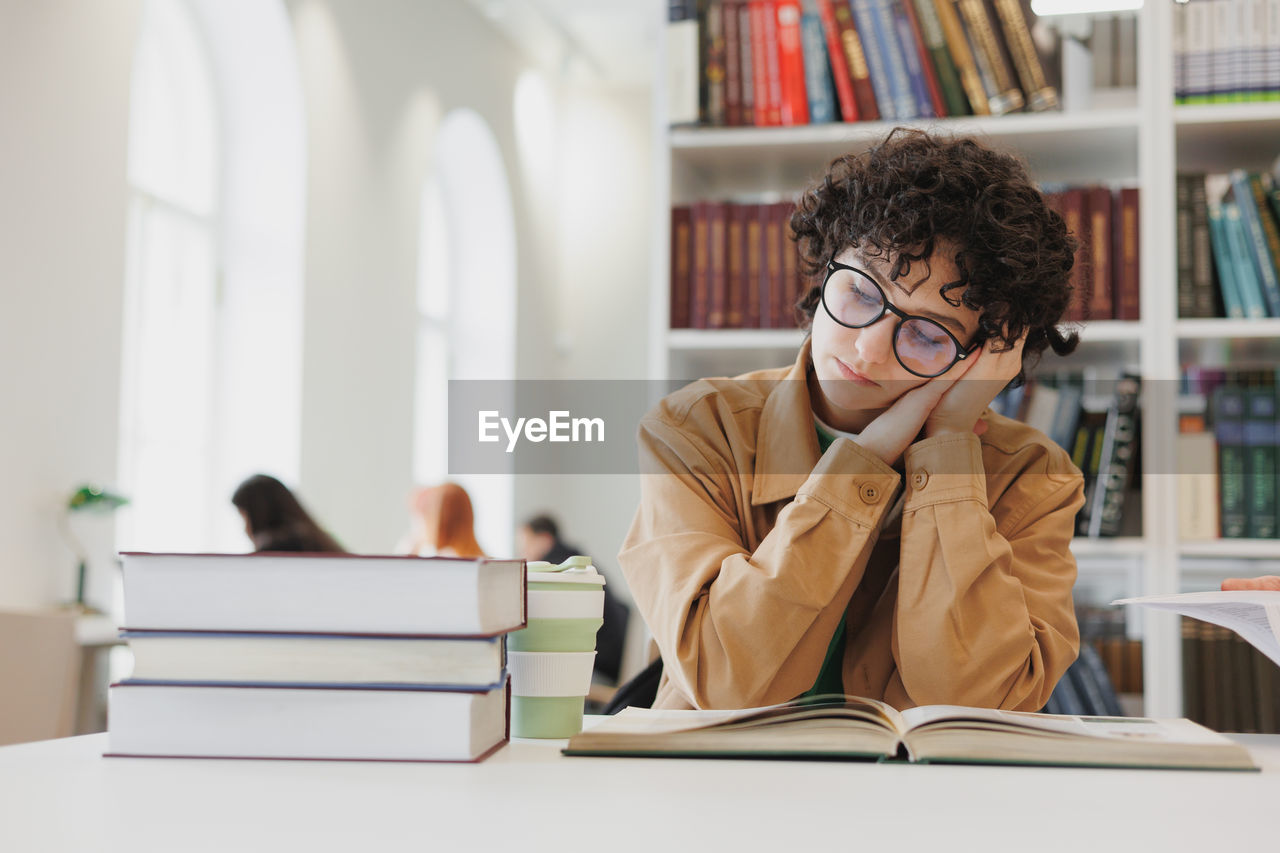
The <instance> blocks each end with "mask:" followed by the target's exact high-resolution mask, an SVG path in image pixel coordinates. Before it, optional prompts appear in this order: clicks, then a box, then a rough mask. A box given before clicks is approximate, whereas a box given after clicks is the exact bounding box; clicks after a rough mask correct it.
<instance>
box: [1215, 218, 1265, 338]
mask: <svg viewBox="0 0 1280 853" xmlns="http://www.w3.org/2000/svg"><path fill="white" fill-rule="evenodd" d="M1222 227H1223V230H1224V231H1226V233H1227V245H1228V246H1230V247H1231V264H1232V268H1233V269H1234V270H1235V273H1236V289H1237V290H1239V292H1240V301H1241V302H1243V303H1244V316H1245V317H1248V318H1250V319H1253V318H1258V317H1265V316H1267V305H1266V302H1264V301H1263V298H1262V282H1261V281H1259V280H1258V270H1257V268H1256V267H1255V266H1254V262H1253V261H1252V260H1251V259H1250V255H1251V253H1250V251H1249V238H1248V236H1247V235H1246V234H1245V230H1244V223H1243V222H1242V221H1241V220H1240V206H1239V205H1238V204H1236V203H1235V202H1234V201H1224V202H1223V203H1222Z"/></svg>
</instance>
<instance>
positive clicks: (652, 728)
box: [564, 695, 1257, 770]
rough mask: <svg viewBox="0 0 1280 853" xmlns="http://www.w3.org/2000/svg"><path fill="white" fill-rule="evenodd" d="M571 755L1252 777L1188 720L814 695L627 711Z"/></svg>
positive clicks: (1235, 752) (1219, 739)
mask: <svg viewBox="0 0 1280 853" xmlns="http://www.w3.org/2000/svg"><path fill="white" fill-rule="evenodd" d="M564 753H565V755H620V756H649V757H668V758H689V757H699V758H809V759H827V760H830V759H845V760H859V759H861V760H871V761H889V760H901V761H909V762H916V763H922V764H925V763H932V764H1010V765H1017V764H1025V765H1046V766H1062V767H1131V768H1169V769H1175V768H1176V769H1197V770H1256V769H1257V767H1256V766H1255V765H1254V763H1253V760H1252V759H1251V758H1250V757H1249V753H1248V751H1247V750H1246V749H1245V748H1244V747H1243V746H1240V745H1239V744H1237V743H1233V742H1232V741H1230V740H1228V739H1227V738H1225V737H1223V736H1222V735H1220V734H1217V733H1216V732H1213V731H1210V730H1209V729H1206V728H1205V727H1203V726H1201V725H1198V724H1196V723H1193V722H1191V721H1190V720H1154V719H1147V718H1141V717H1086V716H1066V715H1052V714H1034V713H1029V712H1023V711H999V710H993V709H990V708H967V707H961V706H956V705H922V706H920V707H917V708H909V709H907V710H905V711H898V710H896V709H895V708H893V707H891V706H889V705H887V704H885V703H884V702H879V701H877V700H874V699H863V698H859V697H855V696H833V695H826V696H814V697H807V698H805V699H797V700H795V701H792V702H786V703H783V704H781V705H772V706H769V707H765V708H747V709H744V710H737V711H655V710H649V709H645V708H635V707H632V708H627V709H626V710H624V711H622V712H621V713H619V714H618V715H617V716H614V717H609V718H607V719H605V720H604V721H603V722H601V723H600V724H599V725H597V726H594V727H593V728H591V729H589V730H587V731H585V732H583V733H581V734H579V735H576V736H574V737H573V738H571V739H570V740H569V745H568V747H567V748H566V749H565V750H564Z"/></svg>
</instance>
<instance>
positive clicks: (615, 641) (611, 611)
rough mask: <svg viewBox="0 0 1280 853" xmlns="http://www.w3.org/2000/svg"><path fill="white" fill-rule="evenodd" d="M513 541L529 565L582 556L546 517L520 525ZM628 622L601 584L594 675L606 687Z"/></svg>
mask: <svg viewBox="0 0 1280 853" xmlns="http://www.w3.org/2000/svg"><path fill="white" fill-rule="evenodd" d="M516 538H517V539H518V544H519V548H520V557H521V558H522V559H525V560H528V561H530V562H533V561H535V560H545V561H547V562H548V563H556V564H559V563H563V562H564V561H565V560H567V559H569V558H570V557H572V556H575V555H577V554H581V553H583V552H582V549H580V548H578V547H577V546H574V545H568V544H565V542H564V541H563V540H561V538H560V525H558V524H557V523H556V520H555V519H554V518H552V517H551V516H550V515H546V514H539V515H535V516H533V517H531V518H530V519H529V520H528V521H526V522H525V523H524V524H522V525H521V526H520V530H519V531H517V535H516ZM593 562H594V560H593ZM630 618H631V610H630V609H629V608H628V607H627V605H625V604H623V603H622V602H621V601H619V600H618V597H617V596H616V595H614V594H613V593H611V592H609V585H608V584H605V586H604V624H603V625H601V626H600V630H599V631H598V632H597V633H596V665H595V674H596V675H598V676H600V677H601V678H602V679H604V680H606V681H608V682H610V683H616V682H617V681H618V676H619V674H620V673H621V671H622V649H623V642H624V641H625V640H626V637H627V621H628V620H629V619H630Z"/></svg>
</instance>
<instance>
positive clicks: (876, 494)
mask: <svg viewBox="0 0 1280 853" xmlns="http://www.w3.org/2000/svg"><path fill="white" fill-rule="evenodd" d="M858 494H859V495H861V496H862V502H863V503H869V504H873V503H875V502H876V501H878V500H880V490H879V489H877V488H876V487H875V486H873V485H872V484H870V483H863V484H862V486H861V488H859V489H858Z"/></svg>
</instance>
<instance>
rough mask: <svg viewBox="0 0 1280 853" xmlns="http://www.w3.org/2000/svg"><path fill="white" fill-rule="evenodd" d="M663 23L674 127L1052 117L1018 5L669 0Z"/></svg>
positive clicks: (1039, 61) (990, 1) (1051, 92)
mask: <svg viewBox="0 0 1280 853" xmlns="http://www.w3.org/2000/svg"><path fill="white" fill-rule="evenodd" d="M668 21H669V23H668V39H667V43H668V49H669V55H668V62H669V75H668V81H669V83H668V88H669V99H670V110H671V112H670V121H671V123H672V124H693V123H697V124H702V125H708V126H729V127H735V126H756V127H769V126H777V125H803V124H822V123H827V122H837V121H845V122H853V121H872V120H877V119H883V120H899V119H913V118H934V117H939V118H941V117H945V116H961V115H1001V114H1004V113H1009V112H1016V111H1019V110H1023V109H1029V110H1034V111H1041V110H1053V109H1058V108H1059V103H1058V94H1057V89H1056V88H1055V86H1054V84H1053V81H1052V80H1051V79H1050V76H1049V75H1048V74H1047V73H1046V70H1047V67H1046V63H1045V62H1044V61H1043V58H1042V56H1041V53H1040V51H1039V50H1038V49H1037V45H1036V42H1035V40H1034V39H1033V38H1032V26H1033V25H1034V23H1035V21H1036V19H1035V16H1034V15H1033V14H1032V13H1031V12H1030V11H1029V7H1028V6H1027V4H1025V3H1024V2H1023V0H803V2H802V0H669V4H668ZM1048 70H1050V71H1053V69H1052V68H1049V69H1048Z"/></svg>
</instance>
